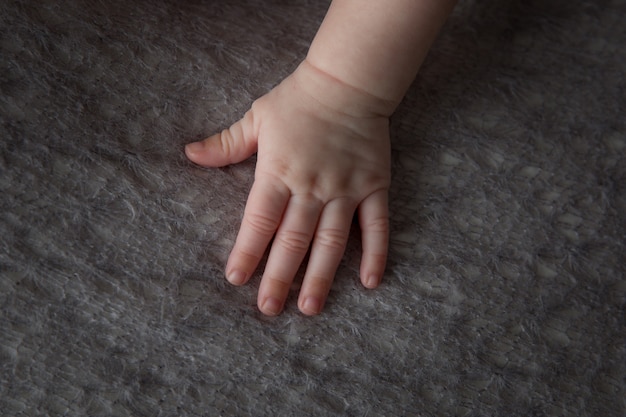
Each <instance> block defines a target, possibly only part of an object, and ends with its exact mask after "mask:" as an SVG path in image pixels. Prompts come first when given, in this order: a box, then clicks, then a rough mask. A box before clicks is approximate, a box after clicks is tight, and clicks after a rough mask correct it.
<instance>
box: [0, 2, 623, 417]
mask: <svg viewBox="0 0 626 417" xmlns="http://www.w3.org/2000/svg"><path fill="white" fill-rule="evenodd" d="M326 7H327V2H317V1H304V0H303V1H286V0H284V1H278V0H275V1H269V2H261V1H232V2H213V1H198V0H196V1H174V0H156V1H119V0H112V1H107V2H100V1H89V0H83V1H81V0H67V1H64V2H56V1H50V0H39V1H32V0H4V1H2V2H1V3H0V213H1V214H0V384H1V385H0V410H2V411H1V414H3V415H7V416H22V415H23V416H35V415H54V416H57V415H68V416H86V415H89V416H126V415H133V416H193V415H206V416H216V415H223V416H235V415H237V416H245V415H259V416H260V415H275V416H291V415H293V416H305V415H310V416H331V415H347V416H378V415H381V416H383V415H384V416H414V415H423V416H444V415H459V416H479V415H480V416H483V415H507V416H623V415H624V413H625V399H624V398H625V395H626V390H625V388H626V381H625V378H626V365H625V364H626V348H625V343H626V319H625V309H626V306H625V305H626V280H625V278H624V275H625V272H626V265H625V264H626V259H625V253H626V250H625V241H626V239H625V233H626V232H625V231H626V215H625V213H626V177H625V171H626V160H625V153H626V126H625V120H626V118H625V117H624V114H625V113H626V112H625V110H626V106H625V97H626V93H625V84H624V83H625V70H626V48H625V47H624V45H626V25H624V22H625V21H626V2H624V1H617V0H615V1H608V0H600V1H591V0H589V1H575V2H570V1H565V0H550V1H539V0H531V1H521V0H520V1H510V0H507V1H495V0H493V1H492V0H489V1H475V2H473V1H463V2H461V4H460V5H459V7H458V8H457V9H456V10H455V12H454V14H453V16H452V17H451V18H450V20H449V22H448V24H447V26H446V27H445V29H444V31H443V33H442V35H441V36H440V38H439V39H438V41H437V43H436V44H435V45H434V47H433V49H432V51H431V54H430V55H429V57H428V59H427V61H426V63H425V64H424V66H423V68H422V71H421V72H420V75H419V76H418V78H417V79H416V81H415V83H414V85H413V86H412V87H411V89H410V91H409V92H408V94H407V96H406V98H405V100H404V102H403V103H402V105H401V106H400V108H399V109H398V111H397V112H396V114H395V115H394V117H393V119H392V136H393V172H392V175H393V185H392V189H391V199H390V200H391V206H390V210H391V214H392V218H391V221H392V234H391V249H390V258H389V263H388V268H387V272H386V275H385V278H384V282H383V284H382V286H381V287H380V288H379V289H376V290H373V291H370V290H365V289H363V288H362V287H361V285H360V283H359V281H358V277H357V272H358V265H359V259H360V246H359V245H360V240H359V236H358V230H356V227H355V230H354V233H353V234H352V236H351V238H350V241H349V246H348V249H347V253H346V256H345V258H344V260H343V262H342V264H341V267H340V269H339V271H338V274H337V278H336V281H335V283H334V286H333V289H332V292H331V294H330V298H329V301H328V303H327V305H326V309H325V310H324V312H323V314H322V315H320V316H318V317H313V318H306V317H304V316H302V315H301V314H300V313H299V312H298V310H297V308H296V298H295V295H296V294H297V285H296V286H294V291H293V295H292V296H291V297H290V299H289V300H288V302H287V306H286V310H285V312H284V313H283V314H282V315H281V316H280V317H277V318H271V319H270V318H266V317H263V316H262V315H261V314H259V312H258V311H257V309H256V306H255V305H256V289H257V286H258V282H259V276H258V275H257V276H256V277H255V278H253V280H252V282H251V283H250V284H249V285H248V286H245V287H241V288H236V287H231V286H230V285H228V284H227V282H226V281H225V280H224V278H223V272H222V271H223V268H224V265H225V261H226V258H227V256H228V252H229V250H230V248H231V246H232V244H233V242H234V239H235V236H236V233H237V230H238V226H239V222H240V219H241V216H242V211H243V208H244V205H245V200H246V197H247V192H248V190H249V187H250V185H251V183H252V180H253V172H254V160H253V159H252V160H250V161H247V162H244V163H242V164H240V165H237V166H231V167H227V168H224V169H215V170H206V169H200V168H197V167H194V166H192V165H191V164H189V163H188V162H187V161H186V159H185V158H184V155H183V152H182V149H183V145H184V144H185V143H187V142H188V141H191V140H194V139H199V138H201V137H204V136H206V135H208V134H210V133H212V132H215V131H216V130H218V129H222V128H224V127H227V126H228V125H229V124H230V123H232V122H234V121H235V120H237V118H238V117H240V116H241V115H242V114H243V113H244V112H245V110H247V108H248V106H249V105H250V104H251V102H252V101H253V100H254V99H255V98H256V97H258V96H260V95H262V94H263V93H265V92H266V91H268V90H269V89H271V87H272V86H274V85H275V84H277V83H278V82H279V81H280V80H281V79H282V78H283V77H284V76H286V75H287V74H289V73H290V72H291V71H292V70H293V69H294V68H295V66H296V65H297V64H298V62H299V61H300V60H301V59H302V58H303V56H304V54H306V50H307V47H308V44H309V42H310V40H311V39H312V37H313V35H314V34H315V31H316V29H317V27H318V25H319V23H320V21H321V19H322V18H323V15H324V13H325V9H326Z"/></svg>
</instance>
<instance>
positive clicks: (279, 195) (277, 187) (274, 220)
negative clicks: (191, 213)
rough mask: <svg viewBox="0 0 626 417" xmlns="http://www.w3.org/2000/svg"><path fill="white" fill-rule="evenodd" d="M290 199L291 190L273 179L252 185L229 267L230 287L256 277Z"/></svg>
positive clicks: (227, 271) (257, 181) (259, 180)
mask: <svg viewBox="0 0 626 417" xmlns="http://www.w3.org/2000/svg"><path fill="white" fill-rule="evenodd" d="M289 196H290V191H289V189H288V188H287V187H286V186H285V185H284V184H283V183H281V182H280V181H275V180H274V181H273V180H272V179H271V178H266V177H261V178H258V179H257V180H255V181H254V184H252V189H251V190H250V194H249V195H248V201H247V202H246V209H245V211H244V215H243V219H242V221H241V227H240V228H239V233H238V235H237V240H236V241H235V246H234V247H233V250H232V251H231V253H230V256H229V258H228V263H227V264H226V278H227V279H228V281H229V282H230V283H231V284H234V285H242V284H245V283H246V282H247V281H248V280H249V279H250V277H251V276H252V274H253V273H254V270H255V269H256V267H257V266H258V264H259V261H260V260H261V258H262V257H263V254H264V253H265V249H266V248H267V246H268V245H269V243H270V241H271V240H272V237H273V236H274V234H275V233H276V230H277V229H278V225H279V224H280V221H281V218H282V216H283V212H284V211H285V207H286V206H287V202H288V200H289Z"/></svg>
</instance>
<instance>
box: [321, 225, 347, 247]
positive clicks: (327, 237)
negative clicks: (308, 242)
mask: <svg viewBox="0 0 626 417" xmlns="http://www.w3.org/2000/svg"><path fill="white" fill-rule="evenodd" d="M347 240H348V236H347V235H346V234H345V233H344V232H343V231H342V230H340V229H321V230H319V231H318V232H317V235H316V236H315V241H316V243H317V244H318V245H319V246H321V247H324V248H328V249H332V250H343V249H344V248H345V246H346V243H347Z"/></svg>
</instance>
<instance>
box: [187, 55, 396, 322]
mask: <svg viewBox="0 0 626 417" xmlns="http://www.w3.org/2000/svg"><path fill="white" fill-rule="evenodd" d="M387 104H388V103H383V102H381V101H380V100H377V99H376V98H374V97H372V96H370V95H368V94H367V93H365V92H362V91H360V90H357V89H355V88H352V87H350V86H348V85H346V84H345V83H342V82H340V81H338V80H336V79H334V78H332V77H331V76H329V75H327V74H325V73H323V72H321V71H320V70H318V69H317V68H315V67H313V66H312V65H311V64H309V63H307V61H304V62H303V63H302V64H301V65H300V66H299V67H298V69H297V70H296V71H295V72H294V73H293V74H291V75H290V76H289V77H287V78H286V79H285V80H284V81H283V82H282V83H281V84H279V85H278V86H277V87H275V88H274V89H273V90H272V91H270V92H269V93H268V94H266V95H265V96H263V97H261V98H260V99H258V100H257V101H255V102H254V103H253V105H252V108H251V109H250V110H249V111H248V112H247V113H246V114H245V116H244V117H243V118H242V119H241V120H240V121H238V122H237V123H235V124H234V125H232V126H231V127H230V128H229V129H227V130H224V131H223V132H221V133H218V134H216V135H213V136H211V137H209V138H207V139H205V140H203V141H201V142H195V143H191V144H189V145H187V147H186V149H185V151H186V154H187V157H188V158H189V159H190V160H191V161H193V162H195V163H197V164H199V165H203V166H206V167H219V166H225V165H228V164H234V163H238V162H241V161H243V160H244V159H247V158H248V157H250V156H251V155H252V154H253V153H255V152H257V165H256V170H255V178H254V184H253V186H252V189H251V190H250V194H249V197H248V201H247V204H246V209H245V212H244V216H243V220H242V224H241V228H240V230H239V234H238V236H237V240H236V243H235V246H234V248H233V250H232V252H231V254H230V257H229V259H228V263H227V266H226V277H227V279H228V280H229V281H230V282H231V283H232V284H235V285H242V284H244V283H246V282H247V281H248V279H249V278H250V277H251V276H252V274H253V272H254V270H255V269H256V267H257V266H258V263H259V261H260V259H261V258H262V256H263V254H264V252H265V250H266V249H267V247H268V245H269V244H270V242H271V241H272V238H274V240H273V242H272V245H271V250H270V253H269V258H268V261H267V265H266V267H265V271H264V273H263V277H262V280H261V284H260V288H259V292H258V300H257V302H258V306H259V309H260V310H261V312H263V313H264V314H267V315H277V314H279V313H280V312H281V310H282V309H283V306H284V303H285V300H286V298H287V296H288V293H289V289H290V287H291V284H292V281H293V279H294V276H295V275H296V272H297V270H298V268H299V266H300V264H301V263H302V261H303V259H304V257H305V255H306V253H307V252H308V250H309V248H310V250H311V253H310V258H309V263H308V265H307V268H306V272H305V276H304V280H303V282H302V287H301V289H300V294H299V298H298V307H299V309H300V310H301V311H302V312H303V313H304V314H307V315H313V314H318V313H320V312H321V310H322V308H323V306H324V303H325V301H326V298H327V296H328V292H329V291H330V288H331V285H332V282H333V279H334V275H335V272H336V270H337V267H338V266H339V263H340V261H341V258H342V257H343V253H344V251H345V248H346V243H347V240H348V235H349V231H350V226H351V224H352V218H353V216H354V213H355V212H357V211H358V216H359V224H360V227H361V230H362V246H363V255H362V261H361V267H360V277H361V282H362V283H363V285H364V286H366V287H367V288H374V287H376V286H377V285H378V284H379V282H380V279H381V277H382V275H383V272H384V269H385V262H386V257H387V246H388V233H389V220H388V208H387V198H388V189H389V182H390V162H389V159H390V143H389V127H388V126H389V123H388V115H386V114H385V110H383V109H386V108H387Z"/></svg>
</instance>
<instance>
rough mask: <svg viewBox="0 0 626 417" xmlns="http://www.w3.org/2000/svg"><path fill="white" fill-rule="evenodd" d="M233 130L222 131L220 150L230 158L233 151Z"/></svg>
mask: <svg viewBox="0 0 626 417" xmlns="http://www.w3.org/2000/svg"><path fill="white" fill-rule="evenodd" d="M231 129H232V128H229V129H224V130H222V133H221V134H220V150H221V152H222V154H223V155H224V156H226V157H230V156H231V153H232V149H233V140H234V138H233V134H232V131H231Z"/></svg>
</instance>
